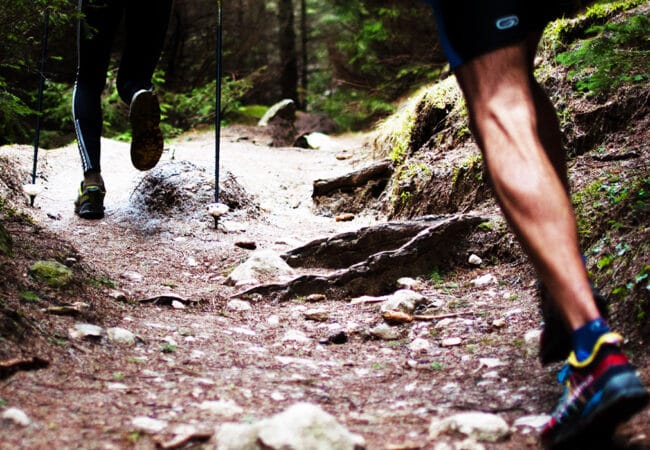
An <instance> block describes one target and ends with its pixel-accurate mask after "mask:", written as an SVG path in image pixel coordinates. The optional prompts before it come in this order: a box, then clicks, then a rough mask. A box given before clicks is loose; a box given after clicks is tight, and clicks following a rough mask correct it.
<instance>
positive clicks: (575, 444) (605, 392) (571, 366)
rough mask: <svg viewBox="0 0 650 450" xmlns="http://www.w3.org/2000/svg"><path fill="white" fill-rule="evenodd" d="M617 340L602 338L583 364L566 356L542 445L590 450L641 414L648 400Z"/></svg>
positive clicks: (608, 335) (612, 335) (610, 336)
mask: <svg viewBox="0 0 650 450" xmlns="http://www.w3.org/2000/svg"><path fill="white" fill-rule="evenodd" d="M622 343H623V337H622V336H621V335H620V334H618V333H612V332H609V333H605V334H603V335H602V336H601V337H600V338H599V339H598V341H597V342H596V345H594V349H593V350H592V352H591V355H590V356H589V358H587V359H586V360H585V361H582V362H578V360H577V359H576V356H575V353H573V352H572V353H571V354H570V355H569V359H568V360H567V363H566V365H565V366H564V367H563V368H562V370H561V371H560V373H559V374H558V380H559V381H560V383H563V384H564V385H565V389H564V394H563V395H562V398H560V403H559V404H558V406H557V407H556V409H555V411H554V412H553V415H552V417H551V419H550V420H549V421H548V422H547V423H546V425H545V426H544V428H543V429H542V442H543V444H544V446H545V447H547V448H553V449H560V448H566V449H575V448H593V447H592V446H591V445H590V443H601V444H602V442H603V440H605V439H610V438H611V436H612V434H613V433H614V431H615V428H616V427H617V426H618V425H619V424H620V423H622V422H625V421H626V420H627V419H629V418H630V417H632V416H633V415H634V414H636V413H637V412H639V411H640V410H642V409H643V408H644V407H645V405H646V404H647V403H648V400H649V398H650V396H649V394H648V391H647V390H646V388H645V387H644V386H643V384H642V383H641V380H639V378H638V377H637V374H636V370H635V369H634V367H632V365H631V364H630V362H629V361H628V359H627V357H626V356H625V355H624V354H623V352H622V351H621V344H622Z"/></svg>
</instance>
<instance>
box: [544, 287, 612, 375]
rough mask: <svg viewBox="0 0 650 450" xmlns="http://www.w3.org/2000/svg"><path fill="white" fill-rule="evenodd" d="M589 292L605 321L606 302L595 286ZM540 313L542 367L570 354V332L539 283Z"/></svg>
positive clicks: (606, 314) (606, 312)
mask: <svg viewBox="0 0 650 450" xmlns="http://www.w3.org/2000/svg"><path fill="white" fill-rule="evenodd" d="M591 292H592V293H593V295H594V300H595V301H596V307H598V311H599V312H600V315H601V317H602V318H603V319H607V316H608V311H607V300H606V299H605V297H603V296H602V294H601V293H600V292H599V291H598V289H597V288H596V287H595V286H592V287H591ZM539 293H540V297H541V310H542V311H541V312H542V319H543V321H544V328H543V329H542V336H541V338H540V343H539V359H540V361H541V363H542V364H543V365H546V364H550V363H552V362H557V361H563V360H565V359H567V358H568V357H569V353H570V352H571V330H569V329H568V328H567V326H566V325H565V323H564V320H562V317H561V316H560V314H559V313H558V312H557V310H556V309H555V305H554V303H553V299H552V298H551V294H550V292H549V291H548V289H546V287H545V286H544V284H542V283H540V286H539Z"/></svg>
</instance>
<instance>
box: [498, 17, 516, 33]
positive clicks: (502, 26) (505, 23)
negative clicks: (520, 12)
mask: <svg viewBox="0 0 650 450" xmlns="http://www.w3.org/2000/svg"><path fill="white" fill-rule="evenodd" d="M517 25H519V17H517V16H514V15H513V16H504V17H500V18H498V19H497V21H496V26H497V28H498V29H499V30H507V29H509V28H513V27H516V26H517Z"/></svg>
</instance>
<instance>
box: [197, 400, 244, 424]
mask: <svg viewBox="0 0 650 450" xmlns="http://www.w3.org/2000/svg"><path fill="white" fill-rule="evenodd" d="M199 409H201V410H203V411H208V412H210V413H212V414H215V415H218V416H221V417H225V418H228V419H230V418H232V417H235V416H237V415H239V414H241V413H243V412H244V409H243V408H242V407H241V406H239V405H238V404H237V403H235V402H234V401H232V400H206V401H204V402H202V403H201V404H199Z"/></svg>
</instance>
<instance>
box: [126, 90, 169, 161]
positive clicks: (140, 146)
mask: <svg viewBox="0 0 650 450" xmlns="http://www.w3.org/2000/svg"><path fill="white" fill-rule="evenodd" d="M129 121H130V122H131V162H132V163H133V166H134V167H135V168H136V169H138V170H149V169H152V168H153V167H154V166H155V165H156V164H158V161H159V160H160V156H161V155H162V152H163V145H164V142H163V135H162V132H161V131H160V104H159V103H158V97H156V94H155V93H154V92H153V91H148V90H146V89H141V90H139V91H138V92H136V93H135V94H134V95H133V99H132V100H131V107H130V109H129Z"/></svg>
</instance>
